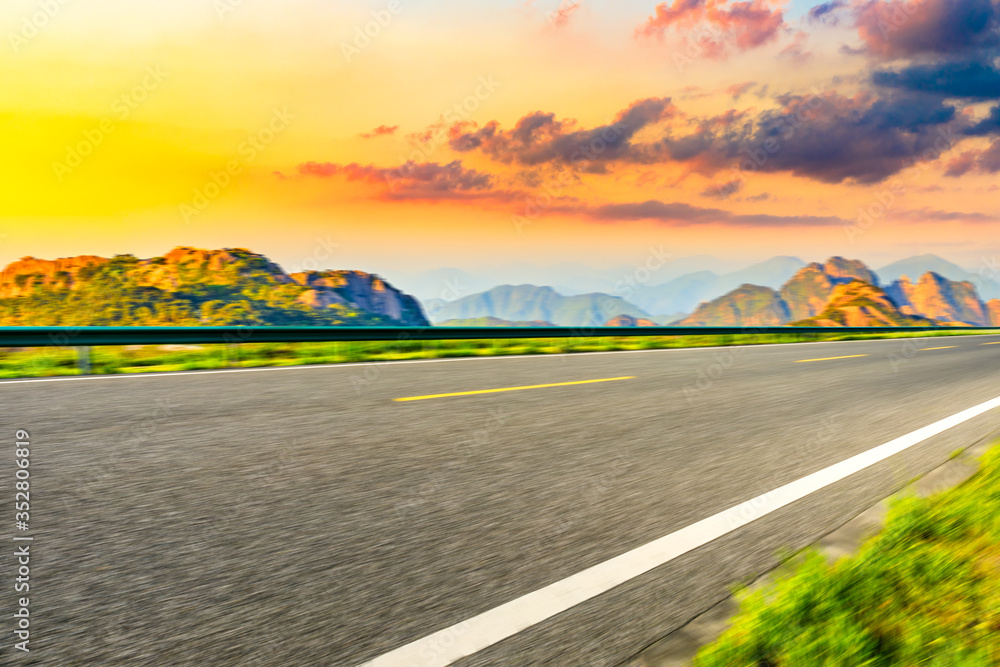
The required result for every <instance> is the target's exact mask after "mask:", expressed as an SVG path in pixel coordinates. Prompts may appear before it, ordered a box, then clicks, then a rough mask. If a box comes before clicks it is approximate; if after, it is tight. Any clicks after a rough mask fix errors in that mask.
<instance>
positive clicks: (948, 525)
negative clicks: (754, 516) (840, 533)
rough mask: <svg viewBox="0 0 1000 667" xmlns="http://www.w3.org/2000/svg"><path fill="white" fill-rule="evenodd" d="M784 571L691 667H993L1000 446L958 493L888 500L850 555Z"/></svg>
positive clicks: (997, 640)
mask: <svg viewBox="0 0 1000 667" xmlns="http://www.w3.org/2000/svg"><path fill="white" fill-rule="evenodd" d="M792 563H793V564H791V565H787V566H786V567H785V568H782V569H783V570H785V571H784V573H782V574H777V575H775V579H774V581H773V582H772V583H770V584H768V585H766V586H763V587H761V588H759V589H757V590H754V591H747V590H744V591H742V592H739V593H738V594H737V598H738V600H739V605H740V611H739V613H738V614H737V615H736V617H735V618H734V619H733V622H732V625H731V627H730V629H729V630H727V631H726V632H725V633H724V634H723V635H722V636H720V637H719V638H718V639H717V640H716V641H715V642H714V643H712V644H710V645H708V646H706V647H704V648H703V649H702V650H701V651H700V652H699V654H698V657H697V658H696V659H695V661H694V665H696V667H722V666H725V667H741V666H744V665H745V666H751V665H752V666H754V667H758V666H760V665H767V666H770V667H785V666H789V667H791V666H793V665H794V666H799V665H838V666H839V665H842V666H844V667H847V666H851V667H854V666H856V665H878V666H882V665H885V666H889V665H892V666H897V665H898V666H904V665H905V666H907V667H908V666H910V665H928V666H934V667H945V666H948V667H955V666H957V665H958V666H966V667H972V666H976V667H979V666H982V667H986V666H987V665H989V666H995V665H1000V446H994V447H993V448H992V449H991V450H990V451H989V452H988V453H987V454H986V455H985V456H984V457H983V460H982V467H981V469H980V470H979V472H977V473H976V474H975V475H974V476H973V477H972V478H970V479H969V480H968V481H966V482H965V483H964V484H962V485H960V486H958V487H956V488H954V489H951V490H948V491H944V492H941V493H938V494H935V495H933V496H930V497H929V498H918V497H915V496H913V495H911V494H906V495H902V496H900V497H899V498H897V499H895V500H894V501H893V503H892V505H891V508H890V511H889V515H888V517H887V519H886V523H885V527H884V529H883V530H882V531H881V532H880V533H879V534H878V535H876V536H875V537H873V538H871V539H870V540H868V541H867V542H865V543H864V544H863V545H862V547H861V549H860V550H859V552H858V553H857V554H856V555H854V556H850V557H846V558H843V559H841V560H839V561H838V562H836V563H834V564H832V565H830V564H827V562H826V560H825V559H824V558H823V556H821V555H820V553H819V552H817V551H816V550H814V549H809V550H807V551H805V552H803V553H802V554H800V555H799V556H797V557H796V558H795V559H793V560H792Z"/></svg>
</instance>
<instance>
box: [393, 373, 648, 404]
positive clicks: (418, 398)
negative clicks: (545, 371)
mask: <svg viewBox="0 0 1000 667" xmlns="http://www.w3.org/2000/svg"><path fill="white" fill-rule="evenodd" d="M635 377H636V376H634V375H626V376H624V377H620V378H601V379H599V380H576V381H574V382H553V383H552V384H530V385H527V386H524V387H501V388H500V389H476V390H475V391H456V392H454V393H451V394H428V395H427V396H406V397H404V398H394V399H392V400H394V401H423V400H426V399H428V398H447V397H449V396H470V395H472V394H494V393H496V392H499V391H520V390H521V389H542V388H544V387H566V386H569V385H571V384H593V383H595V382H614V381H616V380H634V379H635Z"/></svg>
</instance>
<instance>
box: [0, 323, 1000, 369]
mask: <svg viewBox="0 0 1000 667" xmlns="http://www.w3.org/2000/svg"><path fill="white" fill-rule="evenodd" d="M977 330H981V331H998V330H1000V328H993V329H991V328H990V327H790V326H778V327H267V326H265V327H260V326H254V327H250V326H224V327H212V326H207V327H0V347H75V348H76V350H77V366H78V367H79V369H80V372H81V373H85V374H86V373H90V370H91V364H90V348H91V346H93V345H183V344H188V345H191V344H209V345H211V344H222V345H230V346H233V345H238V344H240V343H309V342H313V343H316V342H333V341H397V342H403V341H411V340H477V339H478V340H482V339H498V338H595V337H621V336H712V335H716V336H718V335H724V336H729V335H740V334H782V333H795V334H820V333H832V332H836V333H890V332H917V331H977Z"/></svg>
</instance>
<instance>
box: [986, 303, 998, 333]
mask: <svg viewBox="0 0 1000 667" xmlns="http://www.w3.org/2000/svg"><path fill="white" fill-rule="evenodd" d="M986 312H987V313H989V315H990V326H993V327H1000V299H990V300H989V301H987V302H986Z"/></svg>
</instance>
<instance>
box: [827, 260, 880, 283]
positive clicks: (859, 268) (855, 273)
mask: <svg viewBox="0 0 1000 667" xmlns="http://www.w3.org/2000/svg"><path fill="white" fill-rule="evenodd" d="M823 271H824V273H826V275H828V276H830V277H831V278H832V279H833V280H834V282H836V283H838V284H839V283H848V282H850V281H852V280H860V281H862V282H866V283H868V284H869V285H874V286H875V287H878V286H879V282H878V276H877V275H875V272H874V271H872V270H871V269H869V268H868V267H867V266H865V263H864V262H862V261H861V260H860V259H845V258H843V257H831V258H830V259H828V260H826V264H824V265H823Z"/></svg>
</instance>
